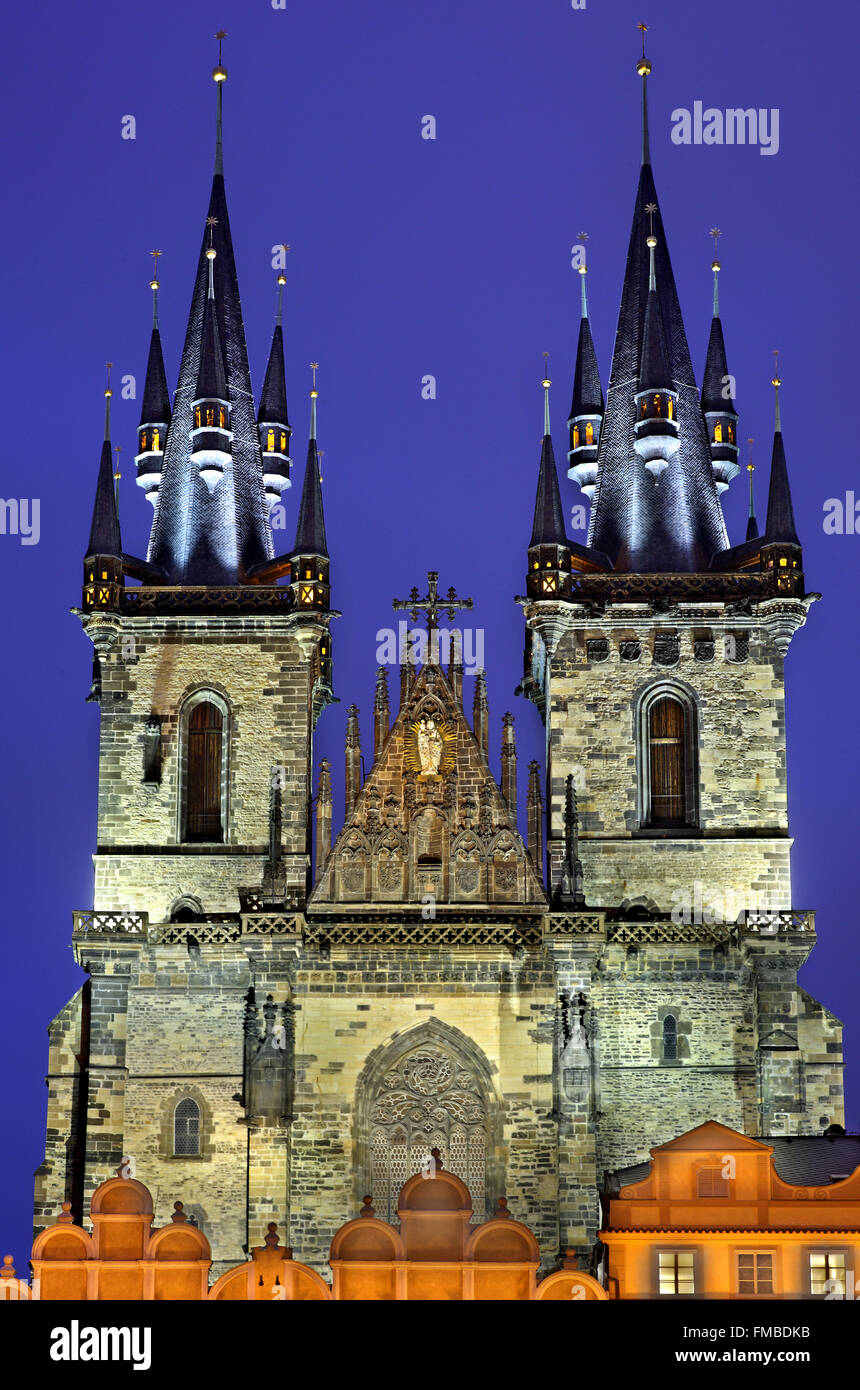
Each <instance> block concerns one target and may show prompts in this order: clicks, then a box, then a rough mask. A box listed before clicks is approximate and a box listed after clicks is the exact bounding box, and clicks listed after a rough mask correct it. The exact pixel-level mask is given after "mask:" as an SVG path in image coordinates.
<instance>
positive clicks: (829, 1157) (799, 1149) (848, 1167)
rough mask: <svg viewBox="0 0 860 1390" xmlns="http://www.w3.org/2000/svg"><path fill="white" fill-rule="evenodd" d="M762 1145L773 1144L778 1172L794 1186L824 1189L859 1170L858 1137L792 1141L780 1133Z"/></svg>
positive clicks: (814, 1136) (818, 1136)
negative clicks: (840, 1177)
mask: <svg viewBox="0 0 860 1390" xmlns="http://www.w3.org/2000/svg"><path fill="white" fill-rule="evenodd" d="M761 1142H762V1143H763V1144H772V1145H773V1151H774V1153H773V1164H774V1167H775V1168H776V1171H777V1173H778V1174H779V1176H780V1177H781V1178H782V1180H783V1182H790V1183H793V1184H794V1186H795V1187H805V1186H808V1185H811V1186H813V1187H819V1186H820V1187H826V1186H827V1184H828V1183H831V1182H833V1181H834V1180H835V1179H836V1178H838V1177H839V1175H840V1174H841V1176H842V1177H847V1176H848V1174H849V1173H853V1172H854V1170H855V1168H858V1167H860V1134H840V1135H832V1136H831V1135H823V1134H802V1135H799V1136H797V1137H795V1138H791V1139H788V1138H785V1137H784V1136H783V1135H781V1134H780V1135H769V1136H768V1137H767V1138H766V1139H762V1141H761Z"/></svg>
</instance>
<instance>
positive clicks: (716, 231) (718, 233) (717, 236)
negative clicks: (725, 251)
mask: <svg viewBox="0 0 860 1390" xmlns="http://www.w3.org/2000/svg"><path fill="white" fill-rule="evenodd" d="M708 236H712V237H713V238H714V255H715V256H716V255H718V254H719V250H720V248H719V246H718V245H717V242H718V241H719V239H720V237H721V236H722V232H721V231H720V229H719V227H712V228H711V230H710V231H709V232H708Z"/></svg>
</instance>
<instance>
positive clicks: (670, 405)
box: [666, 396, 675, 420]
mask: <svg viewBox="0 0 860 1390" xmlns="http://www.w3.org/2000/svg"><path fill="white" fill-rule="evenodd" d="M666 414H667V415H668V416H669V419H670V420H674V418H675V402H674V401H673V400H672V397H671V396H670V397H669V400H668V402H667V405H666Z"/></svg>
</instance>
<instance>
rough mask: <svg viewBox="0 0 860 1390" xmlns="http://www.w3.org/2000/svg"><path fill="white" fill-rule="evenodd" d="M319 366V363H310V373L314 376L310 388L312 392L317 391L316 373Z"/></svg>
mask: <svg viewBox="0 0 860 1390" xmlns="http://www.w3.org/2000/svg"><path fill="white" fill-rule="evenodd" d="M319 365H320V364H319V362H312V363H311V371H312V372H313V374H314V380H313V386H312V388H311V389H312V390H313V391H315V390H316V389H317V372H318V371H319Z"/></svg>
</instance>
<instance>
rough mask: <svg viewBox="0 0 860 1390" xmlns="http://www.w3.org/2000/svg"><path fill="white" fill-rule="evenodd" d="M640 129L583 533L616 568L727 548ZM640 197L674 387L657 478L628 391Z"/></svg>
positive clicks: (656, 568) (644, 252) (636, 356)
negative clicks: (636, 437) (646, 459)
mask: <svg viewBox="0 0 860 1390" xmlns="http://www.w3.org/2000/svg"><path fill="white" fill-rule="evenodd" d="M643 65H644V68H645V70H644V71H643ZM650 70H651V65H650V63H649V62H648V60H647V59H645V58H643V59H640V61H639V63H637V71H638V72H639V73H640V76H641V78H642V82H643V87H644V84H645V83H646V82H647V80H648V74H649V73H650ZM646 100H647V98H646ZM643 114H645V115H646V114H647V109H646V110H645V111H643ZM643 134H644V138H643V164H642V168H641V170H640V174H639V186H638V188H637V191H636V203H635V207H634V212H633V225H632V228H631V232H630V242H629V247H628V252H627V265H626V269H625V274H624V285H623V289H622V294H621V308H620V311H619V315H618V327H617V330H616V335H615V348H614V352H613V357H612V368H611V372H610V377H609V385H608V388H607V393H606V412H605V415H604V419H603V428H602V430H601V435H600V447H599V451H598V469H597V483H596V487H595V493H594V497H593V499H592V509H591V525H590V530H589V536H588V543H589V546H590V547H591V548H592V549H594V550H599V551H602V552H604V553H605V555H607V556H608V557H609V559H610V561H611V562H612V564H613V565H614V567H615V568H616V569H617V570H621V571H634V572H638V573H646V574H647V573H667V572H670V573H671V572H678V571H691V570H694V571H695V570H705V569H707V568H708V565H709V563H710V560H711V557H712V555H714V554H715V553H716V552H718V551H721V550H725V549H727V548H728V536H727V534H726V528H725V522H724V521H723V516H722V511H721V508H720V504H719V499H718V497H717V493H716V488H715V486H714V478H713V472H712V467H711V456H710V450H709V447H708V437H707V433H706V430H705V421H704V418H703V416H702V410H701V403H700V400H699V393H698V389H697V386H696V379H695V376H694V373H693V367H692V363H691V361H690V352H689V348H688V346H687V338H686V334H685V332H684V322H683V318H682V315H681V307H680V304H679V301H678V292H677V289H676V287H675V277H674V274H673V271H672V262H671V259H670V256H669V249H668V245H667V240H666V233H665V229H664V227H663V221H662V217H661V214H660V206H659V201H658V198H657V190H656V188H655V186H654V177H653V174H652V171H651V165H650V162H649V159H650V154H649V149H648V141H647V123H645V124H644V126H643ZM649 204H651V205H653V206H654V209H655V211H654V213H653V233H654V235H655V236H656V238H657V247H656V286H657V288H656V298H657V305H658V307H659V310H660V322H661V325H662V329H663V334H664V343H665V349H664V350H665V355H666V361H667V367H668V371H669V376H670V380H669V382H667V383H666V385H667V386H670V387H671V388H672V389H673V390H674V391H675V392H676V393H677V397H678V410H677V424H678V431H679V437H680V441H681V449H680V451H679V454H678V457H677V459H676V461H675V463H674V465H673V467H671V468H667V469H666V471H665V474H664V476H663V477H662V478H661V480H660V486H659V487H657V488H655V487H654V482H653V479H652V478H651V477H650V476H649V474H648V472H647V471H646V470H645V469H644V468H643V467H642V465H641V463H640V461H639V459H638V458H637V456H636V453H635V451H634V449H633V422H634V419H635V414H634V397H635V395H636V393H637V391H638V389H639V387H638V380H639V371H640V363H641V359H642V348H643V338H644V333H645V315H646V309H647V305H648V285H649V278H650V276H649V254H648V247H647V244H646V237H647V236H648V234H649V230H651V229H650V228H649V215H648V214H647V213H646V211H645V209H646V207H647V206H648V205H649Z"/></svg>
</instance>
